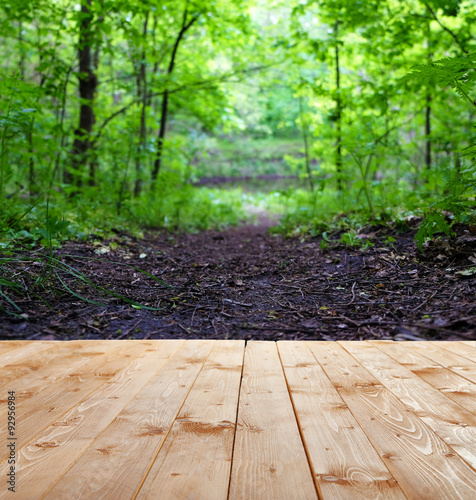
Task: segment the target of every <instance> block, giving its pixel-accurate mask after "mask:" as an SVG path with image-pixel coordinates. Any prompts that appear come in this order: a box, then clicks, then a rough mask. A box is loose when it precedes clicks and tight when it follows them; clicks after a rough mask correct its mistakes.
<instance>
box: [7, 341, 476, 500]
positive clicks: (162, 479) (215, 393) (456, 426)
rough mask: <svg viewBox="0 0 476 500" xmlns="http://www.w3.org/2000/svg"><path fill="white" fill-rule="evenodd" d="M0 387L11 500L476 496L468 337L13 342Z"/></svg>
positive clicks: (473, 368)
mask: <svg viewBox="0 0 476 500" xmlns="http://www.w3.org/2000/svg"><path fill="white" fill-rule="evenodd" d="M0 389H1V391H2V392H1V393H0V402H1V405H0V440H1V442H2V443H5V442H6V441H7V430H6V422H7V404H6V403H7V397H8V391H11V390H14V391H16V396H17V400H16V417H17V434H16V437H17V440H16V444H17V455H16V459H17V462H16V475H17V491H16V493H11V492H8V490H7V488H6V482H2V484H1V485H0V499H3V498H15V499H26V500H30V499H36V498H48V499H57V498H58V499H68V500H69V499H76V498H78V499H79V498H81V499H100V498H104V499H114V500H115V499H119V500H120V499H129V498H130V499H135V498H137V499H145V498H148V499H160V500H162V499H165V500H167V499H171V500H175V499H178V500H180V499H204V500H205V499H207V500H208V499H223V500H226V499H228V498H229V499H243V500H245V499H246V500H248V499H250V500H254V499H267V498H269V499H273V500H274V499H292V500H294V499H297V500H299V499H303V500H307V499H313V498H314V499H317V498H320V499H324V500H327V499H349V500H353V499H356V500H357V499H367V498H380V499H399V498H413V499H418V500H420V499H423V500H424V499H428V500H434V499H435V500H439V499H441V500H443V499H444V500H447V499H468V500H473V499H474V498H476V419H475V414H476V343H475V342H473V341H468V342H390V341H372V342H338V343H332V342H278V343H274V342H248V343H247V345H246V346H245V343H244V342H243V341H214V340H190V341H182V340H147V341H73V342H23V341H20V342H16V341H8V342H0ZM7 451H8V450H7V448H6V447H5V446H2V447H1V448H0V458H1V460H2V462H1V463H0V474H1V476H2V477H4V478H5V477H6V474H7V471H8V470H9V465H8V463H7V461H6V458H7Z"/></svg>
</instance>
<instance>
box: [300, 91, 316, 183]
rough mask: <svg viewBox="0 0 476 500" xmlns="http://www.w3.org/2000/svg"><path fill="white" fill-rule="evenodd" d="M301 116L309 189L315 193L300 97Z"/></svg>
mask: <svg viewBox="0 0 476 500" xmlns="http://www.w3.org/2000/svg"><path fill="white" fill-rule="evenodd" d="M299 115H300V118H301V130H302V138H303V141H304V161H305V164H306V172H307V177H308V180H309V187H310V188H311V191H314V182H313V180H312V172H311V164H310V161H309V144H308V141H307V124H306V123H305V121H304V111H303V108H302V97H301V96H299Z"/></svg>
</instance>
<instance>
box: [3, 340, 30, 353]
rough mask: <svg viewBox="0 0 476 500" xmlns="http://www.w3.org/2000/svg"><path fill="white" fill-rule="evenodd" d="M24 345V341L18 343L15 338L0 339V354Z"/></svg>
mask: <svg viewBox="0 0 476 500" xmlns="http://www.w3.org/2000/svg"><path fill="white" fill-rule="evenodd" d="M23 345H25V342H23V343H20V342H18V341H17V340H1V341H0V355H2V354H5V353H6V352H9V351H13V349H18V348H19V347H22V346H23Z"/></svg>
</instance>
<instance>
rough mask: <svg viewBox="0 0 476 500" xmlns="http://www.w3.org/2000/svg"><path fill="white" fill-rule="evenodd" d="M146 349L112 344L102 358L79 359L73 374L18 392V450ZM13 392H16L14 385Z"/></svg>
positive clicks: (1, 413) (2, 452)
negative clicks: (30, 389) (19, 429)
mask: <svg viewBox="0 0 476 500" xmlns="http://www.w3.org/2000/svg"><path fill="white" fill-rule="evenodd" d="M145 348H146V345H145V344H144V343H137V344H132V345H131V344H128V343H124V344H123V345H122V346H121V347H114V344H111V348H109V349H107V350H106V353H105V354H104V355H100V356H93V357H92V358H91V359H90V360H89V361H87V362H86V363H85V362H84V360H82V359H81V358H80V359H79V360H78V362H77V363H75V364H74V365H73V369H72V370H70V371H68V372H66V373H63V374H62V376H60V377H59V378H58V379H57V380H56V381H55V382H54V383H50V382H49V381H48V380H47V381H42V380H41V379H38V381H37V386H35V391H28V390H27V391H19V392H18V393H17V410H16V412H17V415H16V418H17V421H18V422H21V424H19V425H21V432H18V440H17V447H18V448H20V447H22V446H24V445H25V444H26V443H27V442H28V441H30V440H31V439H32V438H33V437H34V436H36V435H37V434H38V433H40V432H41V431H42V430H44V429H45V428H47V427H48V426H50V425H51V424H52V423H53V422H54V421H55V420H56V419H57V418H58V417H59V416H61V415H63V414H64V413H65V412H67V411H68V410H70V409H71V408H72V407H73V406H75V405H77V404H78V403H80V402H81V401H82V400H83V399H84V398H86V397H87V396H88V395H89V394H90V393H91V392H93V391H94V390H96V389H98V388H99V387H100V386H101V385H102V384H104V383H105V382H106V381H107V380H109V379H110V378H112V377H113V376H114V375H115V373H116V372H117V371H119V370H120V369H122V368H123V367H124V366H125V365H127V364H129V363H130V362H131V361H132V360H133V357H134V356H136V355H137V354H140V352H142V351H143V350H145ZM12 390H16V389H15V386H14V385H13V386H12ZM5 411H6V407H5V405H2V408H1V409H0V425H1V428H0V436H6V432H7V429H6V421H7V420H6V418H5ZM7 454H8V450H7V449H6V447H4V448H0V460H3V459H5V458H6V456H7Z"/></svg>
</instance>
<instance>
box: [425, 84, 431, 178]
mask: <svg viewBox="0 0 476 500" xmlns="http://www.w3.org/2000/svg"><path fill="white" fill-rule="evenodd" d="M425 135H426V145H425V146H426V147H425V149H426V151H425V165H426V168H427V170H429V169H430V168H431V95H430V94H429V93H428V94H427V96H426V115H425Z"/></svg>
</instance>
